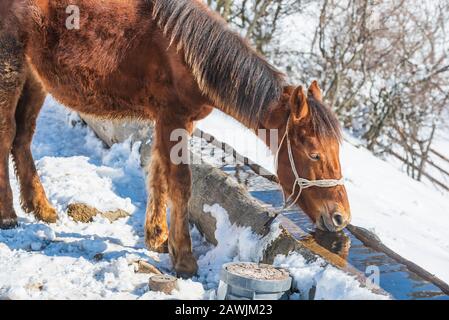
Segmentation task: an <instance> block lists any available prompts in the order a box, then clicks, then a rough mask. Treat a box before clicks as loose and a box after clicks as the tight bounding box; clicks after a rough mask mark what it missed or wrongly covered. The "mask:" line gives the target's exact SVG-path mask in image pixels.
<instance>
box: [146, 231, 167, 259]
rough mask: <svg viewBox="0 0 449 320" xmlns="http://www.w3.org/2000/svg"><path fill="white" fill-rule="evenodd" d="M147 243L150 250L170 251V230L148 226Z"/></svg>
mask: <svg viewBox="0 0 449 320" xmlns="http://www.w3.org/2000/svg"><path fill="white" fill-rule="evenodd" d="M145 244H146V246H147V248H148V250H150V251H154V252H157V253H168V231H163V230H161V229H160V228H148V229H147V230H146V231H145Z"/></svg>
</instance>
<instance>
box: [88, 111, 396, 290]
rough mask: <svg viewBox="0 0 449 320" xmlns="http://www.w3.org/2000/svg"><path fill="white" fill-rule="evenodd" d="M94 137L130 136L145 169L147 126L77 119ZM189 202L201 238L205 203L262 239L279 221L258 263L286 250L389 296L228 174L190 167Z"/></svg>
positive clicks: (208, 227) (208, 225) (209, 220)
mask: <svg viewBox="0 0 449 320" xmlns="http://www.w3.org/2000/svg"><path fill="white" fill-rule="evenodd" d="M82 118H83V119H84V120H85V121H86V123H87V124H88V125H89V126H90V127H91V128H92V129H93V131H94V132H95V133H96V134H97V135H98V137H99V138H100V139H101V140H102V141H104V142H105V143H106V144H107V145H108V146H112V145H113V144H114V143H117V142H123V141H125V140H127V139H128V138H130V137H131V139H132V141H134V142H136V141H141V142H142V147H141V158H142V165H147V164H148V163H149V159H150V157H151V147H150V144H151V143H149V142H150V141H151V133H152V124H151V123H141V124H135V123H134V124H127V123H123V122H113V121H97V120H94V119H92V118H90V117H88V116H82ZM192 187H193V188H192V198H191V200H190V202H189V213H190V220H191V222H192V223H194V224H195V225H196V226H197V228H198V229H199V231H200V232H201V233H202V234H204V236H205V238H206V239H207V240H208V241H209V242H211V243H212V244H217V240H216V239H215V235H214V234H215V230H216V220H215V218H214V217H212V215H211V214H209V213H205V212H204V210H203V209H204V206H205V205H214V204H219V205H220V206H221V207H223V208H224V209H225V210H226V211H227V212H228V215H229V220H230V222H231V223H233V224H236V225H238V226H242V227H250V228H251V229H252V231H253V232H254V233H256V234H258V235H260V236H266V235H267V234H268V233H269V231H270V227H271V225H272V223H273V221H274V220H275V219H279V221H280V228H281V232H280V235H279V236H278V237H277V238H276V239H275V240H274V241H273V242H272V243H271V244H270V245H268V247H267V248H266V250H265V252H264V258H263V261H261V262H263V263H269V264H270V263H272V262H273V260H274V258H275V257H276V256H277V255H288V254H289V253H292V252H297V253H299V254H301V255H302V256H303V257H304V258H305V259H306V260H307V261H315V260H316V259H318V258H319V257H321V258H323V259H324V261H325V264H331V265H333V266H335V267H337V268H338V269H340V270H342V271H343V272H345V273H347V274H348V275H350V276H352V277H354V278H355V279H356V280H357V281H358V282H359V283H360V285H361V286H362V287H366V288H367V289H369V290H370V291H372V292H374V293H376V294H381V295H385V296H389V297H391V296H390V295H389V294H388V293H387V292H385V291H384V290H383V289H381V288H379V287H376V286H373V284H372V283H371V282H370V281H369V280H367V278H366V277H365V275H364V274H363V273H361V272H360V271H358V270H357V269H355V268H354V267H352V266H351V265H349V264H348V262H347V261H346V260H345V259H343V258H342V257H340V256H338V255H337V254H334V253H332V252H330V251H328V250H327V249H325V248H323V247H322V246H320V245H319V244H318V243H317V242H316V241H314V239H313V238H312V237H310V236H309V235H308V234H307V233H306V232H305V231H303V230H301V228H299V227H298V226H297V225H295V224H294V223H293V222H292V221H290V220H289V219H288V218H286V217H283V216H279V217H277V216H276V212H274V210H272V209H270V208H269V207H267V206H264V205H263V204H262V203H260V202H259V201H257V200H255V199H254V198H253V197H252V196H251V195H250V194H249V193H248V191H247V190H246V189H245V188H244V187H243V186H242V185H241V184H239V183H238V182H237V181H236V180H235V179H233V178H232V177H231V176H230V175H228V174H226V173H225V172H223V171H222V170H221V169H219V168H216V167H213V166H211V165H209V164H205V163H202V164H199V165H198V164H196V165H192Z"/></svg>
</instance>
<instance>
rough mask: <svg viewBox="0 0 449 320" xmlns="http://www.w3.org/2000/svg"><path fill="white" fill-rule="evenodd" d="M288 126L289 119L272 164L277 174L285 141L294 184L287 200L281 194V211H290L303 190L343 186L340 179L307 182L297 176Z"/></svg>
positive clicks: (342, 181)
mask: <svg viewBox="0 0 449 320" xmlns="http://www.w3.org/2000/svg"><path fill="white" fill-rule="evenodd" d="M289 126H290V117H289V118H288V120H287V126H286V128H285V134H284V136H283V138H282V140H281V143H280V144H279V148H278V150H277V152H276V157H275V163H274V167H275V170H276V172H278V164H279V163H278V161H279V153H280V151H281V148H282V145H283V144H284V142H285V140H287V150H288V159H289V160H290V167H291V169H292V172H293V174H294V175H295V182H294V183H293V190H292V193H291V195H290V196H289V197H288V198H287V199H285V192H282V194H283V196H284V208H283V210H289V209H291V208H292V207H293V206H294V205H295V203H296V202H297V201H298V200H299V198H300V197H301V194H302V191H303V190H304V189H308V188H311V187H318V188H332V187H337V186H343V185H344V178H341V179H340V180H335V179H324V180H307V179H304V178H301V177H300V176H299V174H298V171H297V170H296V164H295V159H294V158H293V152H292V145H291V141H290V136H289V129H290V128H289ZM296 193H297V195H296V198H295V194H296ZM293 199H294V200H293Z"/></svg>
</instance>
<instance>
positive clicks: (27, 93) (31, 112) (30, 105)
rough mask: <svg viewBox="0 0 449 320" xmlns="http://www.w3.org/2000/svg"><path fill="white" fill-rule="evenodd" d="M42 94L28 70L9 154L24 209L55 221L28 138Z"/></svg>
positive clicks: (30, 137)
mask: <svg viewBox="0 0 449 320" xmlns="http://www.w3.org/2000/svg"><path fill="white" fill-rule="evenodd" d="M45 96H46V92H45V91H44V90H43V88H42V85H41V84H40V83H39V82H38V81H37V80H36V79H35V78H34V76H33V75H32V74H31V73H30V74H29V75H28V78H27V81H26V83H25V86H24V88H23V91H22V95H21V97H20V100H19V103H18V105H17V110H16V115H15V118H16V137H15V139H14V143H13V148H12V155H13V159H14V163H15V166H16V173H17V176H18V178H19V182H20V191H21V204H22V208H23V210H24V211H25V212H27V213H32V212H33V213H34V215H35V216H36V218H37V219H39V220H42V221H45V222H48V223H52V222H56V219H57V213H56V210H55V209H54V208H53V207H52V206H51V205H50V203H49V201H48V200H47V196H46V195H45V191H44V188H43V187H42V184H41V181H40V179H39V176H38V174H37V170H36V167H35V165H34V160H33V156H32V154H31V141H32V138H33V135H34V130H35V128H36V121H37V117H38V115H39V111H40V110H41V108H42V105H43V103H44V100H45Z"/></svg>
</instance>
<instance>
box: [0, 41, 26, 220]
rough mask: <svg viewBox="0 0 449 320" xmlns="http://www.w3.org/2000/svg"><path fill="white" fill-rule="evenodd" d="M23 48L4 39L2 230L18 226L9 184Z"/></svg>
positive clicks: (0, 68)
mask: <svg viewBox="0 0 449 320" xmlns="http://www.w3.org/2000/svg"><path fill="white" fill-rule="evenodd" d="M24 64H25V60H24V55H23V48H22V46H21V44H20V43H18V42H17V41H16V40H14V39H13V38H6V37H5V38H2V37H1V36H0V228H2V229H4V228H11V227H14V226H15V225H16V224H17V216H16V213H15V212H14V208H13V196H12V190H11V186H10V182H9V154H10V152H11V148H12V143H13V140H14V136H15V133H16V125H15V119H14V114H15V110H16V106H17V101H18V100H19V96H20V93H21V91H22V87H23V83H24V81H25V77H26V76H25V72H24V69H25V65H24Z"/></svg>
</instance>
